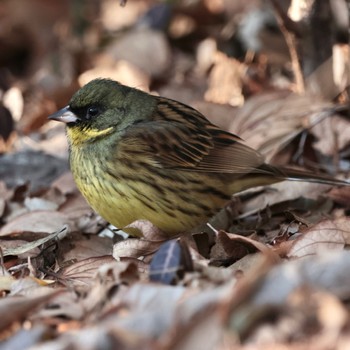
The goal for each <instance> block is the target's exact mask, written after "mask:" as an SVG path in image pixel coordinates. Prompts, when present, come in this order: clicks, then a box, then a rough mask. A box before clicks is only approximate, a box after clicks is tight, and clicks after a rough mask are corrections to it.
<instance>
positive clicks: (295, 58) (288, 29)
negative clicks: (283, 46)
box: [271, 0, 350, 94]
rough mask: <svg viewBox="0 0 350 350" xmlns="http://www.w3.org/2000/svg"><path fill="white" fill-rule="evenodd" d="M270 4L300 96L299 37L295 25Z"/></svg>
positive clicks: (282, 12)
mask: <svg viewBox="0 0 350 350" xmlns="http://www.w3.org/2000/svg"><path fill="white" fill-rule="evenodd" d="M349 1H350V0H349ZM271 2H272V5H273V7H274V9H275V12H276V17H277V22H278V24H279V26H280V29H281V32H282V34H283V36H284V38H285V40H286V43H287V46H288V49H289V54H290V58H291V61H292V68H293V72H294V76H295V83H296V90H297V92H298V93H300V94H302V93H304V92H305V81H304V76H303V73H302V69H301V65H300V60H299V54H298V50H297V36H299V30H298V27H297V24H296V23H295V22H294V21H293V20H292V19H290V18H289V17H288V15H287V14H286V13H285V12H284V11H283V9H282V8H281V6H280V4H279V3H278V2H277V1H276V0H271Z"/></svg>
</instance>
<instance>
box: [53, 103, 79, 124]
mask: <svg viewBox="0 0 350 350" xmlns="http://www.w3.org/2000/svg"><path fill="white" fill-rule="evenodd" d="M48 119H50V120H57V121H59V122H63V123H66V124H68V123H76V122H77V121H78V120H79V118H78V117H77V116H76V115H75V114H74V113H73V112H72V111H71V110H70V109H69V106H66V107H64V108H62V109H60V110H59V111H57V112H55V113H53V114H51V115H49V116H48Z"/></svg>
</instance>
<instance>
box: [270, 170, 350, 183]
mask: <svg viewBox="0 0 350 350" xmlns="http://www.w3.org/2000/svg"><path fill="white" fill-rule="evenodd" d="M264 166H265V165H264ZM267 168H268V169H269V170H270V171H271V175H272V176H275V177H278V178H281V180H289V181H305V182H315V183H320V184H325V185H334V186H350V180H340V179H336V178H334V177H332V176H329V175H326V174H317V173H312V172H309V171H304V170H298V169H293V168H288V167H278V168H277V167H275V166H273V165H267ZM268 169H266V170H268Z"/></svg>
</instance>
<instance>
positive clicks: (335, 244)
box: [287, 217, 350, 258]
mask: <svg viewBox="0 0 350 350" xmlns="http://www.w3.org/2000/svg"><path fill="white" fill-rule="evenodd" d="M349 244H350V218H348V217H341V218H337V219H333V220H324V221H321V222H320V223H318V224H316V225H314V226H313V227H311V228H310V229H308V230H307V231H305V232H304V233H303V234H302V235H301V236H300V237H299V238H298V239H297V240H296V241H295V242H294V244H293V245H292V247H291V249H290V251H289V252H288V254H287V256H288V257H290V258H301V257H305V256H309V255H315V254H317V253H322V252H325V251H330V250H343V249H344V248H345V246H346V245H349Z"/></svg>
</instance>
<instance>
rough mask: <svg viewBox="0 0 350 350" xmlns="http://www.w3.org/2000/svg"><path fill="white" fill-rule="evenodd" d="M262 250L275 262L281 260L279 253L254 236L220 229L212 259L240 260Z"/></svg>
mask: <svg viewBox="0 0 350 350" xmlns="http://www.w3.org/2000/svg"><path fill="white" fill-rule="evenodd" d="M256 252H261V253H264V254H266V255H268V256H270V257H271V258H272V260H274V261H275V262H278V261H280V259H279V257H278V255H277V254H275V253H274V252H273V250H272V249H270V248H269V247H268V246H266V245H265V244H263V243H261V242H258V241H256V240H254V239H252V238H249V237H244V236H241V235H237V234H234V233H227V232H224V231H219V232H218V235H217V239H216V244H215V246H214V247H213V248H212V252H211V260H212V261H213V260H214V261H225V260H227V261H230V262H234V261H237V260H240V259H241V258H243V257H244V256H246V255H247V254H251V253H256Z"/></svg>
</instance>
